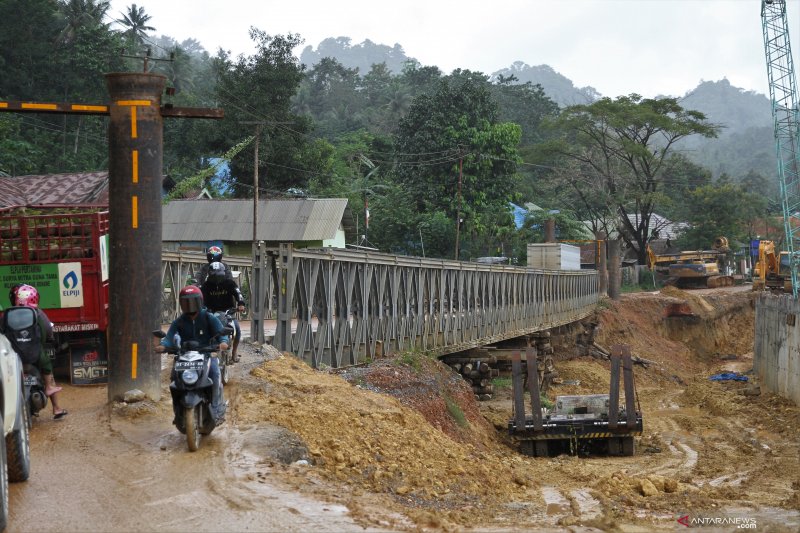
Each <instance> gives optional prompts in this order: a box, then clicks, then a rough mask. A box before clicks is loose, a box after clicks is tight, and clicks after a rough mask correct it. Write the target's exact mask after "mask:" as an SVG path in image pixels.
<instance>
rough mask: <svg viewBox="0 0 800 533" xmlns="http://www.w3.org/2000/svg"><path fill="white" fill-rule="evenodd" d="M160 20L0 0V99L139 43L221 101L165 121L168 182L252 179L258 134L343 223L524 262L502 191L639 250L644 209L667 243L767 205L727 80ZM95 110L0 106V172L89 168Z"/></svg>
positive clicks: (192, 88)
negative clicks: (600, 72) (477, 67)
mask: <svg viewBox="0 0 800 533" xmlns="http://www.w3.org/2000/svg"><path fill="white" fill-rule="evenodd" d="M19 20H26V21H30V22H29V23H26V24H19V23H18V22H17V21H19ZM34 21H35V22H34ZM157 28H158V21H157V20H153V19H152V18H151V17H150V16H149V15H148V14H147V13H145V11H144V10H143V9H142V8H137V6H136V5H135V4H131V5H130V6H128V8H127V9H126V11H125V12H124V13H111V12H110V8H109V4H108V2H106V1H103V0H0V68H2V70H3V72H4V74H5V75H4V76H3V77H2V78H0V99H4V100H38V101H69V102H87V103H99V102H105V101H107V92H106V89H105V80H104V77H103V76H104V74H106V73H109V72H118V71H142V69H143V66H144V61H143V58H144V57H145V55H147V54H149V57H150V60H149V61H148V62H147V65H148V69H149V71H151V72H155V73H160V74H163V75H164V76H166V77H167V84H168V86H169V87H172V88H174V89H175V94H174V96H165V101H166V102H170V103H173V104H175V105H184V106H204V107H222V108H224V109H225V119H224V120H221V121H202V120H195V121H189V120H166V121H165V132H164V141H165V142H164V172H165V174H167V175H169V176H170V177H171V178H172V179H173V180H174V181H175V182H178V183H179V184H183V187H182V190H184V189H186V188H189V187H187V186H188V185H191V186H199V185H202V186H205V187H207V188H209V190H211V191H212V193H213V194H215V195H217V196H221V197H222V196H229V197H242V198H247V197H252V195H253V190H252V188H253V170H254V169H253V164H254V162H253V160H254V158H253V148H252V144H253V143H252V140H253V138H254V137H255V136H256V135H258V138H259V142H260V150H259V161H258V168H259V176H260V178H259V190H260V194H261V195H262V197H264V196H266V197H280V196H310V197H330V196H336V197H346V198H348V199H349V200H350V206H351V208H352V209H353V212H354V214H355V215H356V218H357V220H358V226H359V231H358V233H359V236H358V241H359V242H361V243H363V244H369V245H373V246H376V247H378V248H380V249H381V250H384V251H391V252H397V253H407V254H414V255H423V254H425V255H427V256H434V257H455V256H457V257H459V258H461V259H470V258H475V257H478V256H486V255H505V256H508V257H511V258H512V259H514V260H515V261H518V262H523V263H524V260H525V259H524V257H525V252H524V250H525V243H527V242H534V241H536V240H541V238H542V232H541V218H542V214H541V213H537V214H532V215H531V216H529V217H528V218H527V220H525V222H524V224H523V225H522V227H521V228H518V227H517V225H516V224H515V221H514V217H513V216H512V210H511V209H510V206H511V203H514V204H517V205H522V204H523V203H527V202H530V203H534V204H536V205H538V206H541V207H543V208H544V209H545V211H544V212H545V213H551V212H553V213H555V212H556V211H557V215H555V214H554V215H551V216H557V220H558V221H559V224H558V225H559V232H560V233H559V237H560V238H562V239H569V238H579V237H581V236H582V234H583V233H584V232H582V231H581V229H582V224H579V223H578V222H579V221H582V222H585V223H587V224H588V225H589V227H590V228H591V230H592V231H594V232H601V231H602V232H606V233H610V234H619V235H620V236H621V237H622V238H623V239H624V240H625V241H626V242H627V243H628V244H629V245H630V246H631V247H632V248H633V249H634V250H637V251H638V252H639V257H640V259H641V260H643V257H644V256H643V254H644V246H645V244H646V243H647V242H648V241H649V240H650V239H652V238H654V237H655V236H656V235H657V234H658V228H657V227H656V223H655V218H654V217H653V215H654V214H655V213H658V214H660V215H663V216H666V217H667V218H670V219H672V220H676V221H685V222H688V223H690V224H691V228H692V229H691V231H687V232H686V234H685V236H684V238H683V242H681V244H682V245H684V246H686V247H707V246H708V245H709V243H710V242H711V240H713V238H714V237H715V236H716V235H727V236H728V237H729V238H730V239H732V240H734V241H735V240H739V241H742V242H744V241H746V239H748V238H750V237H751V236H752V235H751V234H750V232H749V230H748V228H750V227H752V224H751V223H750V222H751V221H752V220H753V219H755V218H757V217H764V216H767V215H769V214H770V213H772V212H775V206H776V202H775V195H776V187H775V186H774V185H773V184H772V182H773V181H774V179H772V178H771V177H769V176H772V175H773V173H774V171H770V170H765V169H766V167H767V166H768V165H770V156H769V155H770V150H771V148H772V144H771V127H770V115H769V104H768V102H766V99H765V98H763V97H761V96H759V95H754V94H750V93H744V92H742V91H740V90H738V89H736V88H733V87H731V86H730V84H729V83H728V82H727V81H722V82H717V83H711V82H707V83H703V84H701V85H700V86H699V87H698V88H697V89H696V90H695V91H694V92H692V93H690V94H688V95H685V96H684V97H683V98H675V97H659V98H656V99H647V98H642V97H640V96H638V95H636V94H634V93H632V94H630V95H623V96H619V97H615V98H608V97H603V96H601V95H599V94H598V93H597V92H596V91H595V90H594V89H593V88H591V87H584V88H576V87H574V86H573V85H572V83H571V82H570V81H569V80H568V79H566V78H564V77H563V76H561V75H560V74H558V73H557V72H555V71H554V70H553V69H552V68H550V67H548V66H546V65H542V66H539V67H529V66H527V65H525V64H524V63H519V62H518V63H515V64H514V65H512V66H511V68H509V69H504V70H501V71H498V72H495V73H493V74H484V73H481V72H474V71H470V70H465V69H457V70H454V71H453V72H451V73H444V72H441V71H440V70H439V69H438V68H437V67H435V66H426V65H421V64H420V63H419V62H418V61H416V60H415V59H413V58H409V57H407V56H406V55H405V53H404V51H403V48H402V46H400V45H398V44H395V45H393V46H391V47H389V46H385V45H380V44H376V43H373V42H371V41H365V42H364V43H360V44H356V45H353V44H352V43H351V41H350V39H349V38H346V37H339V38H335V39H334V38H331V39H326V40H325V41H323V42H322V43H320V44H319V46H318V47H317V49H316V50H315V49H314V48H312V47H310V46H306V47H305V48H303V50H302V53H301V55H300V57H297V56H296V55H295V51H296V50H298V49H300V48H301V47H302V46H303V44H304V41H303V38H302V36H300V35H294V34H287V35H268V34H266V33H264V32H263V31H261V30H259V29H257V28H251V30H250V37H251V39H252V40H253V42H254V44H255V46H256V48H255V49H256V51H255V53H254V54H253V55H250V56H238V57H233V56H232V55H231V54H230V53H229V52H226V51H225V50H222V49H221V50H218V51H216V52H215V53H214V54H211V53H209V52H208V51H206V50H204V49H203V47H202V46H201V45H200V44H199V42H198V41H196V40H194V39H189V40H186V41H183V42H176V41H175V40H174V39H172V38H170V37H168V36H164V35H161V36H157ZM765 103H766V104H765ZM764 105H766V111H764V109H765V107H764ZM765 113H766V114H765ZM106 120H107V119H105V118H103V117H88V116H56V115H45V114H13V113H0V172H2V173H4V174H6V175H24V174H39V173H57V172H81V171H94V170H103V169H105V168H107V165H108V161H107V145H106V138H105V135H106V127H107V123H106ZM764 122H766V123H764ZM697 154H701V155H702V157H698V156H697ZM772 157H773V160H774V155H773V156H772ZM219 158H223V159H226V160H227V162H228V164H227V165H224V166H223V168H226V169H227V170H226V171H225V172H224V173H223V174H220V173H217V174H216V175H215V174H214V173H213V172H211V171H209V168H210V165H212V162H215V161H219ZM772 167H774V164H772ZM771 172H772V173H771ZM367 206H368V208H369V219H368V222H369V223H368V226H367V224H365V222H366V221H365V218H366V217H365V214H366V207H367ZM457 220H458V221H459V225H458V226H457V222H456V221H457ZM457 243H458V244H457Z"/></svg>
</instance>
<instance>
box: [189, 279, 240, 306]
mask: <svg viewBox="0 0 800 533" xmlns="http://www.w3.org/2000/svg"><path fill="white" fill-rule="evenodd" d="M200 290H201V291H203V305H205V306H206V308H208V310H209V311H211V312H212V313H213V312H216V311H227V310H228V309H230V308H231V307H237V306H239V305H244V297H242V292H241V291H240V290H239V286H238V285H236V282H235V281H233V280H232V279H225V280H223V281H222V283H212V282H211V281H210V280H206V282H205V283H203V285H202V287H200Z"/></svg>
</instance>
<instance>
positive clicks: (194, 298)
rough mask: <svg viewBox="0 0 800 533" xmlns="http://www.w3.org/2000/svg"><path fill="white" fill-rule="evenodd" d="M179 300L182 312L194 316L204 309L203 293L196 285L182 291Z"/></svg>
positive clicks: (188, 286)
mask: <svg viewBox="0 0 800 533" xmlns="http://www.w3.org/2000/svg"><path fill="white" fill-rule="evenodd" d="M178 300H179V301H180V304H181V311H183V312H184V313H188V314H190V315H193V314H194V313H197V312H198V311H200V309H202V308H203V291H201V290H200V289H199V288H198V287H196V286H194V285H187V286H186V287H184V288H182V289H181V293H180V296H179V297H178Z"/></svg>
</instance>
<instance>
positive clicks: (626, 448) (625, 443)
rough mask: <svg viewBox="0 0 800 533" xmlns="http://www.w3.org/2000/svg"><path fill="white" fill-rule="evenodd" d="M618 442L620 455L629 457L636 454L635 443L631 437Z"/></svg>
mask: <svg viewBox="0 0 800 533" xmlns="http://www.w3.org/2000/svg"><path fill="white" fill-rule="evenodd" d="M619 440H620V441H621V444H622V455H624V456H625V457H631V456H632V455H633V454H634V453H635V452H636V442H635V441H634V440H633V437H621V438H620V439H619Z"/></svg>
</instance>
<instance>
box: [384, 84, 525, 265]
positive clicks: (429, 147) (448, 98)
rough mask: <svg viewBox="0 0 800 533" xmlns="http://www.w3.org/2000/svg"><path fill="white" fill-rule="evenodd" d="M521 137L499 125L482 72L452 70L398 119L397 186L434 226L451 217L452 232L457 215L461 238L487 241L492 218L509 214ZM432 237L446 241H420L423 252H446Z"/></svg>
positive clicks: (448, 246) (450, 244) (449, 243)
mask: <svg viewBox="0 0 800 533" xmlns="http://www.w3.org/2000/svg"><path fill="white" fill-rule="evenodd" d="M520 135H521V133H520V128H519V126H518V125H516V124H512V123H500V122H498V120H497V104H496V103H495V102H494V101H493V100H492V96H491V92H490V91H489V87H488V83H487V81H486V77H485V76H484V75H483V74H481V73H473V72H470V71H455V72H454V73H453V74H452V75H450V76H448V77H446V78H443V79H441V80H440V81H439V83H438V84H437V86H436V90H435V91H434V92H432V93H430V94H421V95H419V96H418V97H416V98H415V99H414V102H413V104H412V105H411V108H410V109H409V112H408V114H407V115H406V116H405V117H404V118H403V119H402V120H401V121H400V125H399V130H398V133H397V135H396V142H395V154H396V155H395V157H396V159H397V171H396V172H397V177H398V181H399V183H400V184H401V185H402V186H403V187H404V188H405V190H406V191H407V192H408V194H409V195H410V196H411V198H413V200H414V205H415V211H416V212H417V213H419V214H429V215H431V216H435V217H437V218H436V219H435V220H436V221H440V220H442V219H449V220H451V221H452V222H451V224H452V225H453V227H454V228H455V227H456V214H457V213H460V214H461V217H460V218H461V219H463V221H464V222H463V226H462V230H461V231H460V235H461V236H464V237H469V238H476V239H480V238H484V237H488V236H489V235H490V233H491V231H493V229H494V228H493V227H492V225H491V224H490V223H489V221H490V220H495V219H494V218H493V217H492V214H493V213H496V212H498V211H503V212H505V211H507V210H508V201H509V200H511V199H512V198H513V197H514V193H513V191H514V176H515V171H516V164H517V161H518V159H519V158H518V156H517V152H516V146H517V144H518V143H519V139H520ZM459 181H460V182H461V187H460V189H461V193H460V195H459ZM508 223H510V220H509V221H508ZM435 227H437V228H438V227H440V224H438V222H437V224H436V225H435ZM437 234H438V236H439V238H442V239H446V240H444V241H440V242H434V243H431V244H430V245H429V244H428V241H426V249H436V250H447V253H445V254H444V255H452V251H453V250H454V244H455V243H454V240H453V239H452V237H451V236H449V235H444V234H443V233H442V232H438V233H437ZM463 249H467V247H466V246H465V247H464V248H463Z"/></svg>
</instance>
